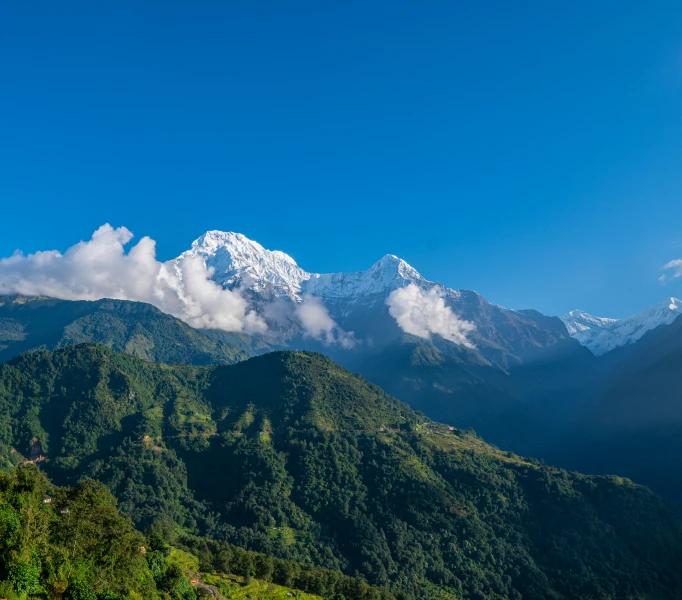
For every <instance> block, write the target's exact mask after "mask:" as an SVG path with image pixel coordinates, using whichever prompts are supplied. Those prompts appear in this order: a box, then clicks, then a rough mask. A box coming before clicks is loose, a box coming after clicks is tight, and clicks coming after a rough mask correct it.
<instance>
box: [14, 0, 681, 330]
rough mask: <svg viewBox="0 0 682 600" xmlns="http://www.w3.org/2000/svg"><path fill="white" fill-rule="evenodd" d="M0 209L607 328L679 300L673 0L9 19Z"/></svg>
mask: <svg viewBox="0 0 682 600" xmlns="http://www.w3.org/2000/svg"><path fill="white" fill-rule="evenodd" d="M0 207H1V212H0V256H7V255H9V254H11V253H12V252H13V251H14V250H15V249H17V248H20V249H22V250H24V251H26V252H32V251H35V250H39V249H53V248H57V249H61V250H64V249H66V248H67V247H68V246H70V245H71V244H73V243H75V242H77V241H78V240H80V239H83V238H88V237H89V236H90V235H91V234H92V232H93V231H94V230H95V229H96V228H97V227H98V226H99V225H101V224H103V223H105V222H110V223H111V224H112V225H115V226H120V225H125V226H126V227H128V228H129V229H131V230H132V231H133V232H134V233H135V234H136V235H137V236H138V237H139V236H142V235H150V236H151V237H152V238H154V239H155V240H156V241H157V243H158V253H159V257H160V258H161V259H167V258H171V257H174V256H175V255H177V254H179V253H180V252H181V251H182V250H184V249H186V248H187V247H188V246H189V244H190V243H191V241H192V240H193V239H194V238H196V237H198V236H199V235H200V234H201V233H203V232H204V231H206V230H207V229H222V230H232V231H239V232H242V233H244V234H246V235H247V236H249V237H251V238H253V239H256V240H258V241H260V242H261V243H262V244H263V245H264V246H266V247H268V248H271V249H281V250H284V251H286V252H288V253H289V254H291V255H292V256H293V257H294V258H295V259H296V260H297V261H298V262H299V264H300V265H301V266H302V267H304V268H305V269H307V270H310V271H318V272H328V271H349V270H361V269H365V268H367V267H368V266H369V265H370V264H372V263H373V262H374V261H375V260H377V259H378V258H379V257H380V256H382V255H383V254H386V253H393V254H397V255H399V256H401V257H402V258H404V259H405V260H407V261H408V262H409V263H411V264H412V265H413V266H414V267H416V268H417V269H418V270H419V271H420V272H421V273H422V274H423V275H424V276H426V277H428V278H429V279H433V280H436V281H440V282H442V283H443V284H445V285H448V286H450V287H460V288H470V289H475V290H477V291H479V292H481V293H482V294H484V295H485V296H486V297H487V298H488V299H489V300H491V301H493V302H496V303H498V304H502V305H504V306H509V307H512V308H524V307H534V308H537V309H538V310H541V311H543V312H545V313H548V314H561V313H563V312H565V311H567V310H570V309H572V308H583V309H585V310H588V311H590V312H592V313H595V314H599V315H606V316H616V317H618V316H625V315H627V314H629V313H631V312H634V311H636V310H639V309H642V308H644V307H646V306H648V305H649V304H652V303H653V302H656V301H658V300H661V299H662V298H664V297H665V296H667V295H676V296H678V297H679V296H681V295H682V278H680V279H677V280H675V281H672V282H671V283H669V284H668V285H667V286H662V285H661V284H660V283H659V282H658V277H659V276H660V275H661V266H662V265H663V264H664V263H667V262H668V261H670V260H673V259H678V258H681V257H682V3H680V2H673V1H671V2H656V1H654V2H622V1H619V2H616V1H608V2H607V1H601V2H547V1H545V0H543V1H538V2H452V1H447V2H438V1H433V2H417V1H413V2H396V1H390V2H389V1H385V2H383V1H370V2H367V1H363V2H355V1H345V2H319V1H311V2H298V1H296V0H292V1H289V2H281V1H276V2H234V1H220V2H218V1H215V2H203V1H193V2H175V1H173V0H167V1H165V2H145V1H140V0H136V1H135V2H126V1H125V0H121V1H119V2H108V3H103V2H92V1H87V2H70V1H68V0H65V1H64V2H54V1H50V2H47V1H40V0H36V1H31V2H19V1H16V2H15V1H9V2H4V3H2V5H1V6H0Z"/></svg>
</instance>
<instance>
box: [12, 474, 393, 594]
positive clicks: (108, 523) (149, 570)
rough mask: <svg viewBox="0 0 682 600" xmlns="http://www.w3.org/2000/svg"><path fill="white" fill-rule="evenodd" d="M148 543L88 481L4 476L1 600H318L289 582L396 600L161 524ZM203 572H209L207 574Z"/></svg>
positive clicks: (341, 578)
mask: <svg viewBox="0 0 682 600" xmlns="http://www.w3.org/2000/svg"><path fill="white" fill-rule="evenodd" d="M146 534H147V535H144V536H143V535H142V534H141V533H139V532H138V531H135V529H134V527H133V524H132V522H131V521H130V519H128V518H127V517H124V516H122V515H121V514H120V513H119V511H118V510H117V508H116V500H115V498H114V497H113V496H112V495H111V492H110V491H109V490H108V489H107V488H106V487H105V486H104V485H102V484H101V483H99V482H95V481H92V480H83V481H81V482H80V483H79V484H78V486H76V487H75V488H71V489H69V488H57V487H55V486H54V485H52V484H51V483H50V481H48V479H47V478H46V477H45V475H44V474H42V473H40V471H38V469H37V468H36V467H35V465H24V466H21V467H18V468H17V469H15V470H14V471H13V472H10V473H4V472H3V473H0V596H2V597H3V598H4V599H5V600H26V599H27V598H35V599H38V598H41V599H46V598H50V599H52V600H55V599H56V600H59V599H61V598H63V599H64V600H124V599H126V598H127V599H131V600H197V599H198V598H217V599H218V600H220V599H223V600H232V599H234V600H236V599H238V598H250V599H252V600H280V599H286V598H290V597H295V598H296V599H297V600H322V599H321V598H320V597H319V596H317V595H310V594H308V593H306V592H305V591H300V590H299V591H296V590H293V589H291V588H287V587H281V586H279V585H275V584H274V583H273V582H274V581H280V582H283V581H285V580H286V583H287V584H289V585H291V584H298V586H299V587H301V588H304V589H305V590H307V591H310V590H312V589H314V590H316V591H318V590H319V591H323V592H324V593H325V594H329V597H330V598H332V597H333V598H335V599H336V598H347V599H348V600H395V597H394V596H393V595H392V594H391V593H390V592H389V591H388V590H385V589H378V588H373V587H370V586H368V585H367V584H366V583H365V582H364V581H362V580H360V579H357V578H352V577H347V576H344V575H342V574H341V573H338V572H333V571H328V570H326V569H321V568H319V567H312V566H309V565H300V564H296V563H292V562H289V561H283V560H276V559H274V560H273V559H272V558H271V557H267V556H263V555H260V554H256V553H253V552H248V551H245V550H243V549H240V548H236V547H234V546H230V545H228V544H225V543H215V542H208V543H207V542H206V541H204V540H201V539H199V538H193V537H188V536H182V537H178V536H177V535H175V534H174V532H173V531H172V529H169V528H167V527H164V525H163V524H161V523H155V524H154V525H153V526H152V527H150V528H149V529H148V530H147V532H146ZM169 539H170V541H172V542H173V544H174V545H170V544H169ZM197 555H200V556H201V558H199V556H197ZM206 568H209V569H211V571H212V572H211V573H205V572H203V571H202V569H206ZM254 576H255V577H259V578H262V579H254Z"/></svg>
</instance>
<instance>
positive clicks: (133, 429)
mask: <svg viewBox="0 0 682 600" xmlns="http://www.w3.org/2000/svg"><path fill="white" fill-rule="evenodd" d="M0 442H1V444H2V446H1V448H0V453H1V454H2V457H3V459H4V460H5V462H6V463H7V464H8V465H9V464H10V463H17V462H20V461H22V460H23V459H24V458H31V457H33V460H35V461H36V462H37V463H38V464H40V465H41V467H42V468H44V469H45V470H46V471H47V472H48V473H49V474H50V475H51V477H52V478H53V480H54V481H55V483H58V484H68V483H73V482H76V481H77V480H78V479H79V478H81V477H82V476H84V475H86V476H90V477H93V478H95V479H98V480H100V481H102V482H104V483H105V484H106V485H107V486H109V487H110V489H111V490H112V491H113V492H114V494H115V495H116V496H117V497H118V498H119V502H120V507H121V510H122V511H123V512H125V513H127V514H128V515H130V516H131V517H132V519H133V520H134V522H135V523H136V524H137V525H138V526H139V527H146V526H148V525H150V524H151V523H152V522H154V521H162V522H167V523H169V524H170V523H175V524H176V525H178V526H181V527H182V528H184V530H185V531H186V532H188V533H193V534H199V535H203V536H207V537H208V538H211V539H214V540H218V541H223V542H229V543H232V544H236V545H238V546H242V547H246V548H249V549H252V550H258V551H261V552H264V553H266V554H268V555H271V556H279V557H282V558H286V559H294V560H297V561H304V562H312V563H314V564H317V565H321V566H324V567H328V568H331V569H339V570H342V571H344V572H345V573H347V574H357V575H360V576H362V577H364V578H365V579H366V580H367V581H369V582H371V583H374V584H378V585H386V586H390V587H391V588H393V589H394V590H395V591H396V593H400V594H401V595H402V597H403V598H459V597H464V598H471V599H474V598H476V599H482V598H490V599H498V600H502V599H507V598H516V599H520V598H524V599H533V598H538V599H539V598H543V599H545V598H566V599H568V598H576V599H577V598H580V599H590V598H594V599H597V598H599V599H604V598H614V599H615V598H642V599H643V598H651V599H654V598H656V599H658V598H670V599H673V598H679V597H680V592H679V590H680V589H682V569H680V568H679V556H681V555H682V513H681V511H680V508H679V506H678V505H674V504H672V503H669V502H667V501H665V500H662V499H660V498H658V497H657V496H655V495H654V494H652V493H651V492H650V491H649V490H647V489H646V488H643V487H640V486H637V485H635V484H633V483H632V482H630V481H629V480H626V479H621V478H618V477H588V476H583V475H579V474H576V473H568V472H566V471H562V470H559V469H555V468H551V467H547V466H544V465H542V464H540V463H538V462H537V461H533V460H527V459H523V458H521V457H518V456H515V455H513V454H511V453H505V452H502V451H499V450H497V449H495V448H493V447H491V446H489V445H487V444H486V443H484V442H483V441H482V440H481V439H479V438H478V437H476V435H475V434H474V433H473V432H464V431H459V430H454V429H451V428H449V427H448V426H447V425H441V424H438V423H433V422H430V421H428V420H425V419H424V418H423V417H421V416H419V415H418V414H416V413H414V412H413V411H411V410H410V409H409V408H408V407H407V406H406V405H405V404H402V403H400V402H398V401H396V400H394V399H392V398H391V397H389V396H388V395H386V394H385V393H384V392H383V391H381V389H379V388H378V387H376V386H374V385H372V384H369V383H367V382H366V381H364V380H363V379H361V378H359V377H356V376H354V375H351V374H350V373H349V372H347V371H345V370H344V369H342V368H341V367H339V366H338V365H336V364H335V363H333V362H332V361H331V360H329V359H327V358H325V357H323V356H321V355H317V354H309V353H298V352H278V353H272V354H268V355H264V356H261V357H257V358H253V359H250V360H247V361H244V362H241V363H238V364H236V365H231V366H229V365H227V366H217V367H191V366H168V365H158V364H152V363H146V362H143V361H140V360H137V359H135V358H132V357H130V356H126V355H123V354H118V353H116V352H114V351H112V350H110V349H108V348H105V347H103V346H98V345H80V346H76V347H71V348H66V349H63V350H59V351H55V352H50V351H36V352H32V353H28V354H25V355H22V356H20V357H18V358H16V359H14V360H12V361H11V362H10V363H7V364H5V365H2V366H0Z"/></svg>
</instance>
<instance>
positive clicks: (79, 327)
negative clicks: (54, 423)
mask: <svg viewBox="0 0 682 600" xmlns="http://www.w3.org/2000/svg"><path fill="white" fill-rule="evenodd" d="M83 342H98V343H101V344H105V345H107V346H109V347H111V348H113V349H114V350H118V351H120V352H126V353H128V354H131V355H133V356H137V357H138V358H142V359H144V360H150V361H157V362H167V363H175V362H178V363H180V362H181V363H189V364H203V365H207V364H219V363H233V362H236V361H238V360H241V359H243V358H245V357H246V353H245V352H243V351H242V350H239V349H237V348H236V347H235V346H234V345H231V344H228V343H227V342H224V341H217V340H215V339H213V338H211V337H209V336H207V335H205V334H203V333H202V332H199V331H197V330H196V329H193V328H191V327H190V326H189V325H186V324H185V323H183V322H182V321H180V320H178V319H176V318H175V317H171V316H170V315H167V314H165V313H163V312H161V311H160V310H159V309H157V308H155V307H153V306H151V305H149V304H143V303H140V302H129V301H126V300H98V301H95V302H89V301H70V300H56V299H54V298H27V297H23V296H4V297H0V361H2V360H8V359H10V358H12V357H13V356H16V355H17V354H20V353H21V352H25V351H27V350H32V349H35V348H50V349H51V348H61V347H64V346H70V345H74V344H80V343H83Z"/></svg>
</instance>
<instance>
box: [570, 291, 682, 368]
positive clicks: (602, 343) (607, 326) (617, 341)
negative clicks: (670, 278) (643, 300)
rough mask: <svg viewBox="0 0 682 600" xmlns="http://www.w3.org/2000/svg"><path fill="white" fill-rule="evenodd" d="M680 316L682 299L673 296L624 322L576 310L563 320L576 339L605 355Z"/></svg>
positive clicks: (596, 352)
mask: <svg viewBox="0 0 682 600" xmlns="http://www.w3.org/2000/svg"><path fill="white" fill-rule="evenodd" d="M680 314H682V300H678V299H677V298H673V297H670V298H667V299H665V300H662V301H660V302H657V303H656V304H653V305H652V306H650V307H648V308H645V309H644V310H642V311H640V312H638V313H635V314H633V315H630V316H629V317H626V318H624V319H611V318H606V317H595V316H593V315H591V314H589V313H587V312H585V311H582V310H572V311H570V312H568V313H566V314H565V315H563V316H562V317H561V320H562V321H563V322H564V324H565V325H566V328H567V329H568V332H569V334H570V335H571V336H572V337H574V338H575V339H577V340H578V341H579V342H580V343H581V344H583V345H584V346H585V347H587V348H589V349H590V351H591V352H592V353H593V354H595V355H597V356H601V355H602V354H606V353H608V352H610V351H611V350H615V349H616V348H619V347H621V346H627V345H630V344H632V343H634V342H636V341H637V340H639V339H640V338H641V337H642V336H643V335H644V334H645V333H647V332H648V331H651V330H652V329H655V328H656V327H658V326H660V325H669V324H670V323H672V322H673V321H674V320H675V319H676V318H677V317H678V316H679V315H680Z"/></svg>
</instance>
